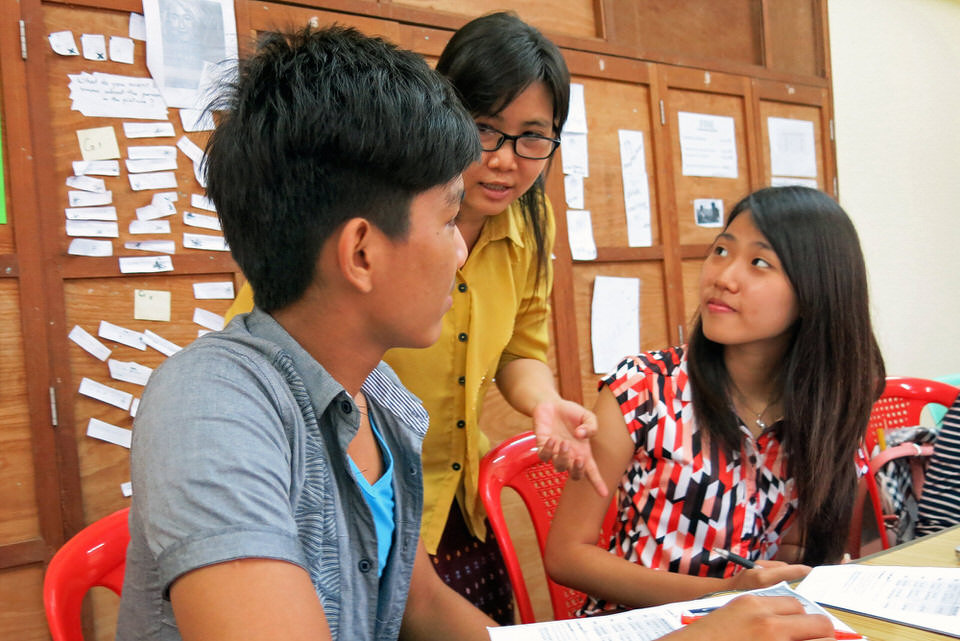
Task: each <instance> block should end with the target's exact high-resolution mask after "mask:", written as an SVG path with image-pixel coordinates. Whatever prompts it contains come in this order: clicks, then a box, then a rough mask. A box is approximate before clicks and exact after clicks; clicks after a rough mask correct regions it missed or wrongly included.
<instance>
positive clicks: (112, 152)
mask: <svg viewBox="0 0 960 641" xmlns="http://www.w3.org/2000/svg"><path fill="white" fill-rule="evenodd" d="M77 143H78V144H79V145H80V157H81V158H83V159H84V160H110V159H113V158H119V157H120V147H119V146H118V145H117V134H116V132H114V130H113V127H90V128H87V129H77Z"/></svg>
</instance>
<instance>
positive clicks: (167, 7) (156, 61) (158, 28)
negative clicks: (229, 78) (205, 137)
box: [143, 0, 237, 109]
mask: <svg viewBox="0 0 960 641" xmlns="http://www.w3.org/2000/svg"><path fill="white" fill-rule="evenodd" d="M143 17H144V22H145V23H146V32H147V68H148V69H149V70H150V75H152V76H153V77H154V78H156V79H157V85H158V86H159V87H160V88H161V91H162V92H163V96H164V98H165V100H166V102H167V104H168V105H170V106H171V107H187V108H191V109H192V108H197V107H201V106H202V104H203V103H204V102H205V98H208V96H207V91H206V89H207V87H208V86H209V82H210V81H209V80H207V78H206V77H205V73H206V74H208V73H209V72H208V71H206V70H207V69H208V67H210V66H215V65H218V64H219V63H221V61H230V60H236V58H237V31H236V18H235V17H234V10H233V0H203V1H200V0H194V1H192V2H173V1H171V0H143ZM227 68H228V69H230V70H233V69H234V68H235V67H234V66H232V65H230V66H228V67H227ZM224 71H226V69H224Z"/></svg>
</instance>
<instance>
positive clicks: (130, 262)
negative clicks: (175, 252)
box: [119, 256, 173, 274]
mask: <svg viewBox="0 0 960 641" xmlns="http://www.w3.org/2000/svg"><path fill="white" fill-rule="evenodd" d="M119 261H120V273H121V274H151V273H155V272H172V271H173V259H171V258H170V257H169V256H142V257H141V256H124V257H122V258H120V259H119Z"/></svg>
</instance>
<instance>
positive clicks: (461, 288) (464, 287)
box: [457, 283, 467, 292]
mask: <svg viewBox="0 0 960 641" xmlns="http://www.w3.org/2000/svg"><path fill="white" fill-rule="evenodd" d="M457 289H458V290H459V291H460V292H465V291H467V284H466V283H460V284H459V285H457Z"/></svg>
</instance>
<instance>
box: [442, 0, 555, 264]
mask: <svg viewBox="0 0 960 641" xmlns="http://www.w3.org/2000/svg"><path fill="white" fill-rule="evenodd" d="M437 71H439V72H440V73H441V74H443V75H444V76H446V77H447V78H448V79H449V80H450V82H451V83H452V84H453V86H454V88H455V89H456V90H457V92H458V93H459V94H460V99H461V100H462V101H463V104H464V106H466V108H467V111H469V112H470V113H471V114H472V115H473V116H474V117H477V116H495V115H497V114H498V113H500V112H501V111H502V110H503V109H504V108H506V107H507V105H509V104H510V103H511V102H513V99H514V98H516V97H517V96H519V95H520V94H521V93H523V91H524V90H525V89H526V88H527V87H529V86H530V85H531V84H533V83H535V82H538V81H539V82H543V83H544V85H546V87H547V92H548V93H549V94H550V96H551V98H552V99H553V135H554V136H559V135H560V131H561V130H562V129H563V124H564V123H565V122H566V121H567V112H568V110H569V107H570V71H569V70H568V69H567V63H566V62H564V60H563V56H562V55H561V54H560V50H559V49H558V48H557V46H556V45H555V44H553V43H552V42H551V41H550V40H548V39H547V38H546V37H544V35H543V34H542V33H540V32H539V31H538V30H537V29H535V28H534V27H532V26H530V25H528V24H527V23H525V22H524V21H523V20H521V19H520V18H519V17H517V15H516V14H514V13H512V12H505V11H502V12H498V13H491V14H488V15H485V16H481V17H479V18H476V19H474V20H471V21H470V22H468V23H467V24H465V25H464V26H463V27H461V28H460V29H458V30H457V32H456V33H454V34H453V36H452V37H451V38H450V42H448V43H447V46H446V47H444V49H443V53H441V54H440V59H439V60H438V61H437ZM519 200H520V206H521V209H522V210H523V215H524V217H525V218H526V220H527V224H528V225H529V227H530V229H531V231H532V232H533V236H534V239H535V241H536V246H537V279H538V280H539V277H540V274H541V273H542V272H543V271H544V270H545V269H546V266H547V264H548V261H549V260H550V256H549V255H548V252H547V247H546V243H547V238H546V237H547V222H546V205H545V201H544V190H543V176H542V175H541V176H539V177H538V178H537V180H536V181H535V182H534V183H533V186H532V187H530V189H528V190H527V191H526V193H524V194H523V195H522V196H521V197H520V199H519Z"/></svg>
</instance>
